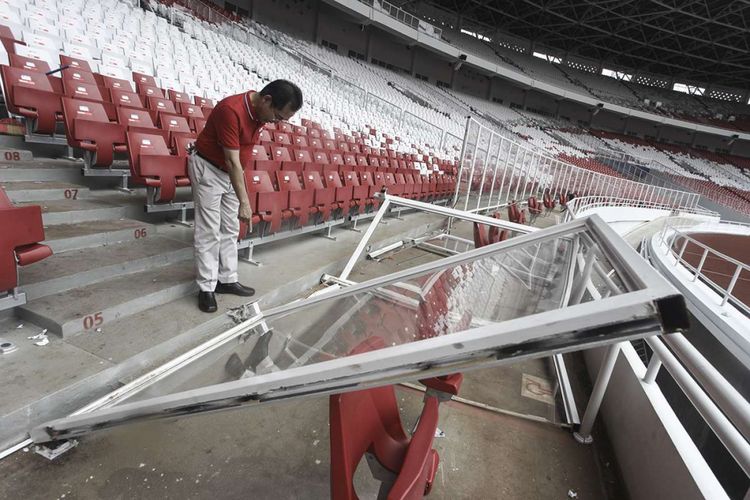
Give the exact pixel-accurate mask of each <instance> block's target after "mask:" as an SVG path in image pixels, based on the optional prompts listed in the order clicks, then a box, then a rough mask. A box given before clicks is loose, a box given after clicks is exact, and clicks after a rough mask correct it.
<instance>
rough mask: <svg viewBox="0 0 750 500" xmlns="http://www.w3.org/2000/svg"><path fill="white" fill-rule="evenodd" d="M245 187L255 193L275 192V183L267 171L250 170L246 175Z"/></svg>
mask: <svg viewBox="0 0 750 500" xmlns="http://www.w3.org/2000/svg"><path fill="white" fill-rule="evenodd" d="M245 185H246V186H247V189H248V191H250V192H253V193H268V192H271V193H272V192H274V191H276V189H275V188H274V187H273V182H272V181H271V177H270V176H269V175H268V172H266V171H265V170H249V171H247V172H246V173H245Z"/></svg>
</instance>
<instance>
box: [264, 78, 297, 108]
mask: <svg viewBox="0 0 750 500" xmlns="http://www.w3.org/2000/svg"><path fill="white" fill-rule="evenodd" d="M260 95H262V96H264V95H270V96H271V106H273V107H274V108H276V109H279V110H281V109H284V107H285V106H286V105H287V104H289V108H290V109H291V110H292V111H299V108H301V107H302V91H301V90H300V89H299V87H298V86H296V85H295V84H293V83H292V82H290V81H289V80H274V81H272V82H271V83H269V84H268V85H266V86H265V87H263V90H261V91H260Z"/></svg>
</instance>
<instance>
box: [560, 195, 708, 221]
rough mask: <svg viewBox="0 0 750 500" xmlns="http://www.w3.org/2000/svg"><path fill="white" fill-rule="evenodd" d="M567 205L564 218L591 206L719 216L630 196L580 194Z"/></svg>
mask: <svg viewBox="0 0 750 500" xmlns="http://www.w3.org/2000/svg"><path fill="white" fill-rule="evenodd" d="M567 207H568V210H567V211H566V220H570V219H575V218H576V217H578V215H579V214H580V213H581V212H583V211H585V210H591V209H592V208H601V207H628V208H651V209H655V210H669V211H670V212H673V211H675V210H678V211H679V212H682V213H689V214H695V215H705V216H707V217H717V218H718V217H719V214H718V213H717V212H713V211H711V210H706V209H705V208H702V207H699V206H695V207H691V208H677V209H676V208H675V207H674V206H673V205H670V204H667V203H662V202H659V201H650V200H638V199H631V198H609V197H605V196H582V197H580V198H574V199H573V200H571V201H569V202H568V205H567Z"/></svg>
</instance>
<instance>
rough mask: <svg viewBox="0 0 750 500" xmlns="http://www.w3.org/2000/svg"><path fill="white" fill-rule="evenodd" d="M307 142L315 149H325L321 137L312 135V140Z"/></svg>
mask: <svg viewBox="0 0 750 500" xmlns="http://www.w3.org/2000/svg"><path fill="white" fill-rule="evenodd" d="M307 142H308V144H309V145H310V147H311V148H313V149H323V141H321V140H320V138H319V137H315V136H312V135H310V140H309V141H307Z"/></svg>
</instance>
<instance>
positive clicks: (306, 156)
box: [294, 149, 313, 163]
mask: <svg viewBox="0 0 750 500" xmlns="http://www.w3.org/2000/svg"><path fill="white" fill-rule="evenodd" d="M294 159H295V160H297V161H301V162H305V163H311V162H312V161H313V158H312V155H311V154H310V151H308V150H307V149H295V150H294Z"/></svg>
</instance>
